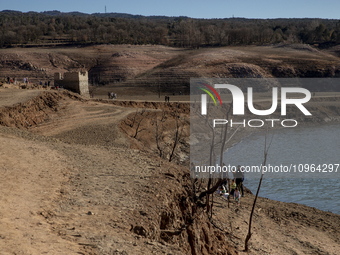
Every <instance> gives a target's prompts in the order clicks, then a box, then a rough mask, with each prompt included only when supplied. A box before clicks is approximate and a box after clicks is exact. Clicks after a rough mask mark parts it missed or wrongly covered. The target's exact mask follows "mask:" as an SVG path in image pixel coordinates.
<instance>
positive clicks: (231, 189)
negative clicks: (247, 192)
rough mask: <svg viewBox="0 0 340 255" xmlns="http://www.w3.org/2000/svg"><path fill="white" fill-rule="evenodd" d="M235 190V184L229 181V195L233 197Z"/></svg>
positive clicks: (233, 181)
mask: <svg viewBox="0 0 340 255" xmlns="http://www.w3.org/2000/svg"><path fill="white" fill-rule="evenodd" d="M235 190H236V182H235V180H234V179H233V180H232V181H231V185H230V195H232V196H234V193H235Z"/></svg>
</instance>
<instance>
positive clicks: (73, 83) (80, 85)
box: [54, 72, 89, 96]
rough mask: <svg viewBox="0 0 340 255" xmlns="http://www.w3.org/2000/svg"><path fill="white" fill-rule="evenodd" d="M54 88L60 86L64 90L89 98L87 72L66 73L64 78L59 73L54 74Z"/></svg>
mask: <svg viewBox="0 0 340 255" xmlns="http://www.w3.org/2000/svg"><path fill="white" fill-rule="evenodd" d="M54 84H55V86H58V85H59V86H62V87H64V88H65V89H68V90H71V91H73V92H76V93H79V94H80V95H83V96H89V84H88V73H87V72H67V73H65V74H64V78H62V77H61V74H60V73H55V74H54Z"/></svg>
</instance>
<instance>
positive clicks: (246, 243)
mask: <svg viewBox="0 0 340 255" xmlns="http://www.w3.org/2000/svg"><path fill="white" fill-rule="evenodd" d="M273 137H274V133H273V135H272V137H271V139H270V142H269V145H268V147H267V132H266V135H265V142H264V155H263V163H262V172H261V178H260V182H259V186H258V187H257V191H256V196H255V199H254V203H253V207H252V209H251V213H250V218H249V228H248V234H247V237H246V239H245V241H244V250H245V251H246V252H247V251H248V241H249V239H250V238H251V223H252V219H253V214H254V210H255V205H256V200H257V197H258V195H259V192H260V188H261V183H262V179H263V175H264V170H263V167H264V166H265V165H266V162H267V155H268V151H269V148H270V145H271V144H272V141H273Z"/></svg>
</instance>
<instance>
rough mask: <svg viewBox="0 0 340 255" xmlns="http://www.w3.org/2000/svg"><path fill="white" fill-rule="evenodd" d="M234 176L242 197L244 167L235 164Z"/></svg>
mask: <svg viewBox="0 0 340 255" xmlns="http://www.w3.org/2000/svg"><path fill="white" fill-rule="evenodd" d="M235 177H236V186H237V187H239V188H240V189H241V193H242V197H244V191H243V181H244V169H243V168H241V166H240V165H238V166H237V170H236V173H235Z"/></svg>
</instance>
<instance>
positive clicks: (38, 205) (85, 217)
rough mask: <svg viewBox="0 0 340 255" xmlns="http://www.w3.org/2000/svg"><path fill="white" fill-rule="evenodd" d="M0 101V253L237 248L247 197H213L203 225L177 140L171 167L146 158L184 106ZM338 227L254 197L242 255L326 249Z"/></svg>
mask: <svg viewBox="0 0 340 255" xmlns="http://www.w3.org/2000/svg"><path fill="white" fill-rule="evenodd" d="M25 92H27V93H25ZM38 93H39V94H38ZM0 97H1V100H0V101H1V102H2V101H3V100H2V98H5V99H6V103H5V104H3V105H2V108H0V122H1V126H0V141H1V142H0V147H1V149H0V155H1V156H0V161H1V164H0V172H1V174H2V178H1V179H0V186H1V187H2V189H1V190H2V192H1V194H0V251H1V252H0V253H1V254H243V253H244V252H243V249H244V245H243V244H244V238H245V236H246V233H247V226H248V221H249V214H250V206H251V203H252V201H253V198H254V196H253V195H252V194H250V193H248V194H246V196H245V198H244V199H242V202H241V205H240V206H239V207H238V206H236V204H235V203H231V204H230V208H228V206H227V202H226V200H224V199H222V198H220V197H217V196H215V206H214V215H213V218H212V220H209V218H208V217H207V214H206V213H205V211H204V210H205V209H204V208H200V207H195V206H194V204H193V203H192V201H191V199H190V196H191V193H190V186H191V179H190V177H189V170H188V166H187V163H186V162H185V160H184V161H181V160H183V159H184V155H185V153H186V150H187V148H186V141H185V139H183V141H182V143H181V146H180V148H181V150H180V151H177V154H176V158H175V160H174V162H168V160H166V157H164V158H163V159H162V158H160V157H159V156H158V155H157V152H158V150H157V148H156V147H155V145H154V142H153V139H154V138H153V137H154V131H152V129H153V128H154V125H153V124H152V123H154V120H155V116H158V117H159V118H161V116H162V114H164V113H165V114H166V118H167V121H168V124H167V125H164V126H165V133H164V134H165V135H164V138H166V137H168V139H169V140H168V142H169V143H170V142H171V137H172V136H173V128H174V126H173V125H174V124H173V123H174V120H173V115H172V114H171V112H174V111H178V112H179V114H180V116H181V117H180V119H181V120H183V123H184V124H185V123H186V122H185V120H186V119H187V118H188V117H189V116H188V109H189V106H188V105H186V104H184V103H183V104H182V105H181V106H177V104H175V103H174V104H172V105H171V104H163V103H141V102H139V103H138V102H135V103H133V102H115V103H113V102H112V101H108V100H98V99H95V100H90V99H85V98H81V97H79V96H77V95H75V94H72V93H69V92H62V91H38V90H35V92H31V90H18V89H13V90H11V89H1V90H0ZM19 98H20V100H19ZM325 100H327V102H328V104H329V105H331V104H332V102H333V105H334V106H330V107H329V108H327V109H328V110H329V111H328V110H327V109H326V108H324V109H323V112H324V113H326V115H327V116H328V117H330V116H332V115H334V116H337V115H336V111H337V109H338V107H339V105H338V102H339V101H338V100H333V101H329V98H326V99H325ZM325 100H322V99H320V101H321V102H322V101H325ZM18 101H20V103H19V102H18ZM3 102H5V101H3ZM314 104H317V102H314ZM146 107H148V108H147V109H146ZM315 107H318V106H317V105H315ZM142 108H144V109H146V110H147V111H145V112H143V114H145V118H144V120H143V122H142V125H141V126H142V129H144V130H143V131H141V132H139V133H138V134H137V136H136V137H135V138H134V137H133V136H134V134H135V132H134V131H135V130H136V129H135V127H136V126H135V125H132V127H131V121H132V120H133V119H132V118H133V116H135V114H136V111H137V110H138V112H139V113H141V112H142ZM176 109H177V110H176ZM333 109H335V110H334V111H333ZM163 110H164V111H163ZM171 123H172V124H171ZM186 124H188V123H186ZM183 132H184V131H183ZM187 135H188V134H187V133H186V136H187ZM242 136H243V134H240V135H239V137H238V138H235V139H236V140H237V139H241V138H242ZM184 137H185V135H184ZM179 162H182V163H179ZM339 228H340V216H339V215H336V214H332V213H329V212H324V211H320V210H316V209H314V208H310V207H307V206H304V205H299V204H292V203H282V202H277V201H272V200H268V199H265V198H259V201H258V205H257V207H256V210H255V216H254V222H253V237H252V238H251V240H250V251H249V253H248V254H338V250H339V248H340V234H339V233H340V231H339V230H340V229H339Z"/></svg>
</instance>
